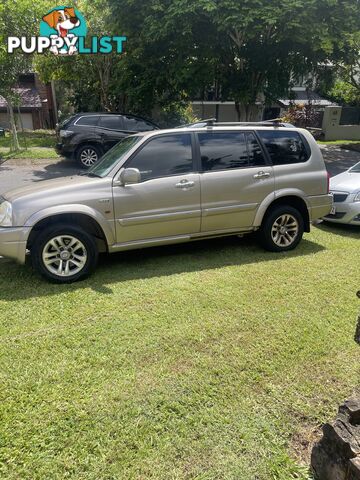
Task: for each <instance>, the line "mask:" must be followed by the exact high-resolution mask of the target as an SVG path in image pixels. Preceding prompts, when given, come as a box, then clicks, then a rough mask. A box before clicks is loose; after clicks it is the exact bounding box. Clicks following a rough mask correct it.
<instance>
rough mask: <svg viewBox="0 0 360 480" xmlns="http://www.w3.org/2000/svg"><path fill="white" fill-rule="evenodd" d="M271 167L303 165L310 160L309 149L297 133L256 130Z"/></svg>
mask: <svg viewBox="0 0 360 480" xmlns="http://www.w3.org/2000/svg"><path fill="white" fill-rule="evenodd" d="M258 135H259V137H260V138H261V140H262V142H263V144H264V145H265V148H266V150H267V152H268V154H269V156H270V159H271V161H272V163H273V165H289V164H293V163H304V162H306V161H307V160H309V158H310V154H311V151H310V147H309V145H308V143H307V142H306V140H305V139H304V138H303V137H302V135H300V134H299V133H298V132H284V131H278V130H266V131H265V130H258Z"/></svg>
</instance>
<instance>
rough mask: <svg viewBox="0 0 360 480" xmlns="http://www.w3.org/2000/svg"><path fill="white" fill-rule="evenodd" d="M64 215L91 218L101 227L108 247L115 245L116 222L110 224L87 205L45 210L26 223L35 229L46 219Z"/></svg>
mask: <svg viewBox="0 0 360 480" xmlns="http://www.w3.org/2000/svg"><path fill="white" fill-rule="evenodd" d="M63 213H69V214H70V213H72V214H77V213H78V214H82V215H87V216H88V217H91V218H92V219H93V220H95V221H96V222H97V223H98V224H99V226H100V227H101V229H102V231H103V232H104V235H105V237H106V241H107V244H108V245H113V244H114V243H115V232H114V222H111V223H112V226H111V223H110V222H109V220H108V219H106V218H105V217H104V216H103V215H101V213H100V212H98V211H97V210H95V209H93V208H91V207H88V206H87V205H81V204H80V205H79V204H74V205H71V204H70V205H61V206H55V207H49V208H44V209H43V210H39V211H38V212H36V213H34V214H33V215H31V216H30V217H29V218H28V219H27V220H26V222H25V226H26V227H34V226H35V225H36V224H37V223H38V222H40V221H41V220H44V219H45V218H49V217H54V216H56V215H61V214H63Z"/></svg>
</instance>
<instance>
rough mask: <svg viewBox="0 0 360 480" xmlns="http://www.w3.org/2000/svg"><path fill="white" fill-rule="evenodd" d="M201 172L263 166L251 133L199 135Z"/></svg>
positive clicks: (258, 147) (261, 155)
mask: <svg viewBox="0 0 360 480" xmlns="http://www.w3.org/2000/svg"><path fill="white" fill-rule="evenodd" d="M198 137H199V143H200V155H201V166H202V170H203V171H205V172H207V171H216V170H229V169H233V168H246V167H254V166H258V165H265V158H264V155H263V153H262V150H261V148H260V146H259V144H258V142H257V140H256V137H255V135H254V134H253V133H246V134H245V133H242V132H212V133H199V134H198Z"/></svg>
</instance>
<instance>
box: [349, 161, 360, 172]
mask: <svg viewBox="0 0 360 480" xmlns="http://www.w3.org/2000/svg"><path fill="white" fill-rule="evenodd" d="M349 172H350V173H360V162H359V163H357V164H356V165H354V166H353V167H352V168H350V170H349Z"/></svg>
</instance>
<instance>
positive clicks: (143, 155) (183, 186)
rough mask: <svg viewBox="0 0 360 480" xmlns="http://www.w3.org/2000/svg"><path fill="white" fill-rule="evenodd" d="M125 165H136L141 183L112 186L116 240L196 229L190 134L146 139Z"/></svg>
mask: <svg viewBox="0 0 360 480" xmlns="http://www.w3.org/2000/svg"><path fill="white" fill-rule="evenodd" d="M129 167H131V168H137V169H139V170H140V173H141V182H140V183H137V184H131V185H125V186H114V187H113V198H114V206H115V219H116V236H117V243H126V242H136V241H142V240H149V239H161V238H164V237H174V236H180V235H188V234H192V233H198V232H200V216H201V210H200V175H199V173H196V169H195V168H194V164H193V155H192V135H191V134H190V133H176V134H165V135H159V136H156V137H153V138H150V139H149V140H148V141H147V142H146V143H145V144H144V146H143V147H142V148H141V150H140V151H138V152H137V153H135V154H134V156H133V157H132V158H130V159H129V160H128V161H127V163H126V165H125V168H129Z"/></svg>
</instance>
